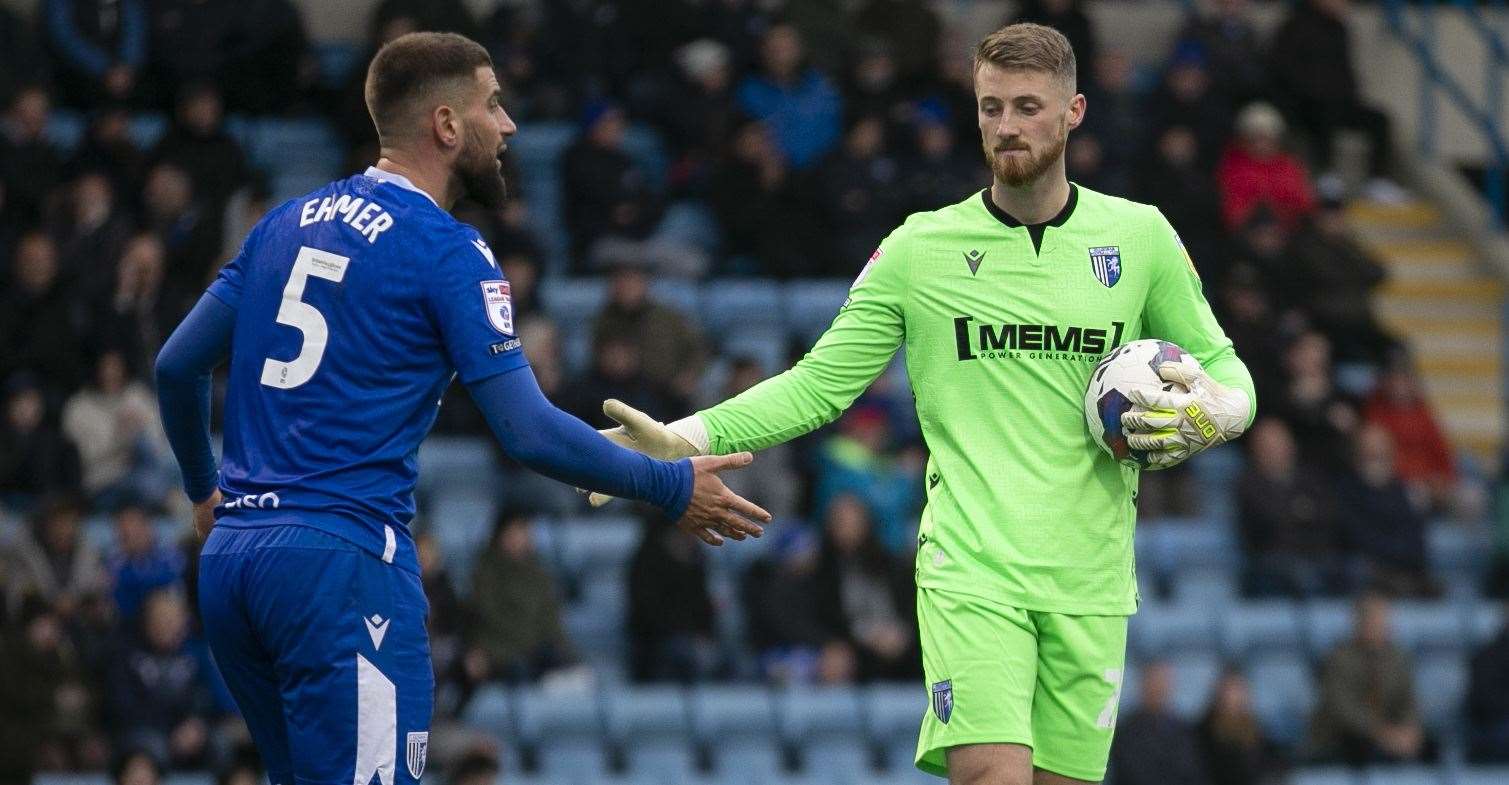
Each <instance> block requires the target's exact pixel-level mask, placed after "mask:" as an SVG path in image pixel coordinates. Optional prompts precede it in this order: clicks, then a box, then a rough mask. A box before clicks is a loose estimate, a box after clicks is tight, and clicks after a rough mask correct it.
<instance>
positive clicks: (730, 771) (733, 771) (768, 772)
mask: <svg viewBox="0 0 1509 785" xmlns="http://www.w3.org/2000/svg"><path fill="white" fill-rule="evenodd" d="M738 733H739V732H738V731H731V732H730V735H728V736H726V737H724V738H723V739H721V740H714V741H713V743H712V748H711V752H712V757H713V771H714V772H716V773H717V775H718V776H719V777H720V778H722V779H723V781H725V782H729V781H738V782H749V783H755V782H770V781H771V780H773V779H775V778H776V777H777V776H778V775H779V774H780V773H781V771H782V769H783V761H782V753H781V748H780V744H779V742H777V740H776V739H775V737H773V736H770V735H768V734H762V733H758V732H754V731H750V732H747V733H745V734H744V735H742V736H741V735H738Z"/></svg>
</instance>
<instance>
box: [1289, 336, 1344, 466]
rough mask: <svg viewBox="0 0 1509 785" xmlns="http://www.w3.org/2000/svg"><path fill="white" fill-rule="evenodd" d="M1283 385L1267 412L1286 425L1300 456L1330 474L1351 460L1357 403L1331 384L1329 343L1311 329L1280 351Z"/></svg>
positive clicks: (1333, 383)
mask: <svg viewBox="0 0 1509 785" xmlns="http://www.w3.org/2000/svg"><path fill="white" fill-rule="evenodd" d="M1284 371H1285V376H1286V377H1287V380H1286V383H1285V387H1284V390H1283V392H1282V394H1280V395H1279V396H1278V397H1277V399H1276V400H1274V401H1273V403H1272V404H1270V407H1271V408H1270V411H1271V412H1272V413H1273V414H1274V415H1276V416H1277V417H1279V418H1280V419H1282V420H1283V421H1284V422H1285V423H1286V424H1288V426H1289V430H1290V432H1292V433H1293V434H1295V439H1296V441H1297V442H1298V443H1299V455H1300V459H1301V460H1302V461H1304V462H1305V463H1307V464H1309V465H1311V466H1314V467H1316V468H1317V469H1319V470H1320V471H1322V472H1326V473H1328V474H1331V475H1333V476H1334V475H1338V474H1340V473H1342V472H1343V471H1344V470H1345V469H1346V467H1347V466H1349V465H1350V464H1351V456H1350V455H1349V454H1348V451H1347V445H1348V444H1349V438H1350V436H1351V435H1352V434H1353V433H1354V432H1355V431H1356V430H1357V425H1358V422H1359V420H1360V417H1359V415H1358V413H1357V407H1356V406H1355V405H1354V404H1353V402H1352V401H1351V400H1349V399H1348V398H1347V397H1346V396H1344V395H1342V394H1341V392H1339V391H1338V390H1337V389H1336V382H1335V379H1334V378H1333V376H1332V372H1331V342H1330V341H1328V340H1326V337H1325V336H1323V335H1321V334H1320V333H1318V332H1314V331H1313V330H1312V331H1310V332H1306V333H1303V334H1301V335H1300V336H1299V337H1297V338H1295V339H1294V342H1293V343H1292V344H1290V345H1289V348H1288V350H1287V351H1286V352H1285V353H1284Z"/></svg>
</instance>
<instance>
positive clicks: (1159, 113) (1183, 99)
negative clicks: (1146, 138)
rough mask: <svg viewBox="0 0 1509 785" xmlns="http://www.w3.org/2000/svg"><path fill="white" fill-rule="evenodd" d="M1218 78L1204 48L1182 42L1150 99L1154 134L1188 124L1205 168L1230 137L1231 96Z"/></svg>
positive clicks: (1187, 126) (1200, 163) (1202, 165)
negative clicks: (1218, 87)
mask: <svg viewBox="0 0 1509 785" xmlns="http://www.w3.org/2000/svg"><path fill="white" fill-rule="evenodd" d="M1237 1H1238V2H1240V1H1241V0H1237ZM1217 79H1218V77H1216V76H1215V75H1213V74H1212V73H1211V69H1210V64H1209V62H1208V61H1207V59H1206V56H1205V50H1204V49H1203V48H1202V47H1200V46H1199V45H1198V44H1182V45H1180V46H1179V47H1178V48H1176V49H1175V50H1174V56H1173V59H1172V60H1170V61H1169V64H1168V69H1167V70H1166V71H1165V72H1164V74H1163V81H1162V82H1161V83H1160V84H1159V85H1158V89H1157V90H1156V91H1155V92H1154V93H1153V96H1152V101H1150V102H1149V103H1150V104H1151V106H1152V107H1153V111H1154V112H1155V113H1156V115H1155V116H1154V117H1153V118H1152V122H1153V127H1154V128H1155V129H1159V130H1155V131H1154V135H1157V134H1160V133H1162V129H1167V128H1170V127H1173V126H1183V127H1185V128H1188V129H1189V130H1190V131H1191V132H1193V133H1194V135H1195V141H1196V150H1197V151H1198V155H1197V156H1196V160H1197V161H1198V162H1199V165H1200V167H1201V168H1202V169H1203V170H1205V171H1206V172H1209V171H1210V170H1211V168H1212V167H1214V166H1215V164H1216V158H1217V156H1219V155H1220V153H1221V151H1222V149H1223V148H1224V147H1225V146H1226V141H1227V140H1228V139H1230V138H1231V126H1232V122H1233V120H1234V115H1235V113H1236V112H1235V109H1233V105H1232V103H1231V99H1230V98H1229V97H1228V96H1227V95H1226V94H1225V93H1222V92H1220V91H1219V90H1218V89H1217V84H1218V82H1217ZM1212 201H1214V200H1212Z"/></svg>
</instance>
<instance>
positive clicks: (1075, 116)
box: [1069, 93, 1086, 131]
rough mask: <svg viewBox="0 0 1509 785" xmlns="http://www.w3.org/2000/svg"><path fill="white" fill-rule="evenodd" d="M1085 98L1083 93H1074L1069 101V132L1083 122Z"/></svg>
mask: <svg viewBox="0 0 1509 785" xmlns="http://www.w3.org/2000/svg"><path fill="white" fill-rule="evenodd" d="M1085 108H1086V102H1085V96H1084V94H1083V93H1075V94H1074V97H1073V98H1070V99H1069V130H1071V131H1072V130H1074V129H1076V128H1078V127H1079V126H1080V124H1081V123H1083V122H1084V121H1085Z"/></svg>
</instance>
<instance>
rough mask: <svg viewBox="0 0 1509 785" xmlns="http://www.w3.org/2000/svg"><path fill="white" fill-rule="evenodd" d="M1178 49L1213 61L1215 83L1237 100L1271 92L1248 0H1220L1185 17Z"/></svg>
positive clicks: (1245, 99) (1215, 85)
mask: <svg viewBox="0 0 1509 785" xmlns="http://www.w3.org/2000/svg"><path fill="white" fill-rule="evenodd" d="M1174 48H1175V51H1191V52H1198V53H1199V54H1200V55H1201V56H1202V57H1203V58H1204V59H1205V61H1206V62H1207V63H1208V64H1209V66H1210V68H1209V70H1210V77H1211V86H1212V87H1213V88H1214V89H1216V90H1218V91H1220V92H1221V93H1223V94H1225V95H1226V96H1227V97H1228V98H1229V99H1230V100H1231V101H1232V102H1233V103H1238V104H1242V103H1246V102H1248V101H1254V100H1257V99H1259V98H1262V97H1263V96H1264V95H1265V94H1266V93H1267V88H1268V74H1267V72H1266V70H1265V69H1264V67H1263V65H1264V58H1263V52H1262V48H1261V42H1260V38H1259V35H1258V31H1257V25H1256V24H1254V22H1253V20H1252V4H1251V3H1250V2H1249V1H1248V0H1216V2H1214V3H1211V4H1209V5H1206V6H1204V8H1203V9H1201V8H1200V7H1199V6H1197V7H1196V10H1193V11H1191V12H1190V14H1189V15H1188V16H1187V17H1186V18H1185V20H1184V27H1183V28H1182V29H1180V31H1179V38H1178V42H1177V43H1176V44H1175V47H1174Z"/></svg>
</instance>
